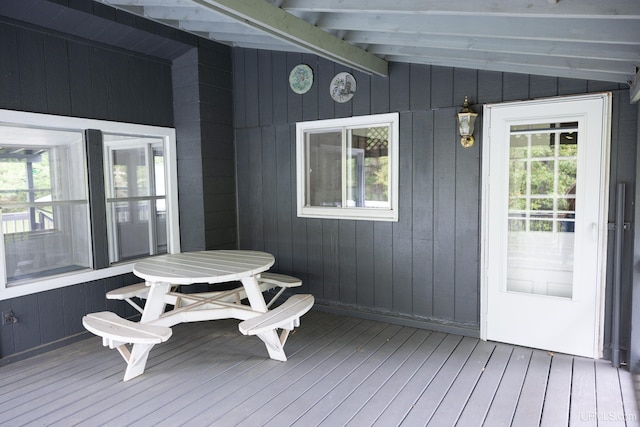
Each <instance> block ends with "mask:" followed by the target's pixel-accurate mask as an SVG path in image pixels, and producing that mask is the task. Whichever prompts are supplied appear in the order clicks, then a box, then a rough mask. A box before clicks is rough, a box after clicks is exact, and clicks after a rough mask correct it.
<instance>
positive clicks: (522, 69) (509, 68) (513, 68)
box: [386, 55, 628, 83]
mask: <svg viewBox="0 0 640 427" xmlns="http://www.w3.org/2000/svg"><path fill="white" fill-rule="evenodd" d="M386 59H387V60H388V61H391V62H408V63H412V64H426V65H436V66H441V67H452V68H469V69H473V70H488V71H498V72H503V73H520V74H528V75H540V76H549V77H565V78H572V79H584V80H601V81H606V82H616V83H627V82H628V81H627V79H628V75H623V74H620V73H611V72H605V71H593V70H578V69H572V68H558V67H544V66H538V65H527V66H523V65H522V64H511V63H508V64H505V63H498V62H489V61H477V60H467V59H462V58H444V59H442V58H418V57H407V56H393V55H391V56H387V57H386Z"/></svg>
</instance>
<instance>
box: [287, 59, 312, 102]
mask: <svg viewBox="0 0 640 427" xmlns="http://www.w3.org/2000/svg"><path fill="white" fill-rule="evenodd" d="M312 85H313V70H312V69H311V67H309V66H308V65H306V64H299V65H296V66H295V67H293V70H291V73H290V74H289V86H290V87H291V90H292V91H294V92H295V93H298V94H300V95H302V94H303V93H307V92H309V89H311V86H312Z"/></svg>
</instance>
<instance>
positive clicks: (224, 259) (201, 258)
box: [133, 250, 275, 285]
mask: <svg viewBox="0 0 640 427" xmlns="http://www.w3.org/2000/svg"><path fill="white" fill-rule="evenodd" d="M274 262H275V259H274V258H273V255H271V254H268V253H266V252H258V251H240V250H218V251H199V252H183V253H179V254H166V255H159V256H153V257H150V258H147V259H144V260H142V261H138V262H137V263H136V264H135V265H134V266H133V273H134V274H135V275H136V276H138V277H140V278H142V279H145V280H146V281H148V282H165V283H172V284H176V285H189V284H192V283H222V282H230V281H233V280H240V279H242V278H245V277H249V276H254V275H256V274H258V273H261V272H263V271H266V270H268V269H269V268H270V267H271V266H272V265H273V264H274Z"/></svg>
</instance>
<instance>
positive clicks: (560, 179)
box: [507, 122, 578, 298]
mask: <svg viewBox="0 0 640 427" xmlns="http://www.w3.org/2000/svg"><path fill="white" fill-rule="evenodd" d="M577 159H578V123H577V122H567V123H541V124H535V125H522V126H518V125H512V126H511V130H510V142H509V201H508V238H507V245H508V249H507V291H509V292H524V293H531V294H537V295H547V296H554V297H563V298H571V297H572V295H573V289H572V288H573V282H574V280H573V268H574V263H573V259H574V246H575V244H574V240H575V238H574V229H575V218H576V211H575V197H576V182H577V181H576V180H577V178H578V176H577Z"/></svg>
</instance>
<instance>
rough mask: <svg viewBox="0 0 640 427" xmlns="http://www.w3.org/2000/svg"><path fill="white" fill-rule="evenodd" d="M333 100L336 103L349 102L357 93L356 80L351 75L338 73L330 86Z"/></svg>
mask: <svg viewBox="0 0 640 427" xmlns="http://www.w3.org/2000/svg"><path fill="white" fill-rule="evenodd" d="M329 93H330V94H331V98H333V100H334V101H336V102H340V103H343V102H347V101H349V100H350V99H351V98H353V95H354V94H355V93H356V79H354V78H353V76H352V75H351V74H349V73H338V74H336V76H335V77H334V78H333V80H331V84H330V85H329Z"/></svg>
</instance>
